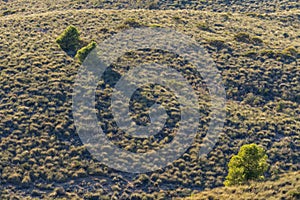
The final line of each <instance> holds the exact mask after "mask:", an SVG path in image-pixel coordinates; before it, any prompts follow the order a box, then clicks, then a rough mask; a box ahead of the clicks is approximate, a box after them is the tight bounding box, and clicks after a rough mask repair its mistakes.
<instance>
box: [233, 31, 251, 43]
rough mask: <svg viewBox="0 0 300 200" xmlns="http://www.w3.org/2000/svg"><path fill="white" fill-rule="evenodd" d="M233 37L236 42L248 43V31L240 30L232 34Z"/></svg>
mask: <svg viewBox="0 0 300 200" xmlns="http://www.w3.org/2000/svg"><path fill="white" fill-rule="evenodd" d="M234 39H235V40H236V41H238V42H245V43H250V42H251V37H250V35H249V34H248V33H243V32H240V33H238V34H236V35H235V36H234Z"/></svg>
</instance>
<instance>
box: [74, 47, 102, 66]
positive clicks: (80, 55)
mask: <svg viewBox="0 0 300 200" xmlns="http://www.w3.org/2000/svg"><path fill="white" fill-rule="evenodd" d="M96 45H97V44H96V42H91V43H90V44H88V45H87V46H85V47H83V48H81V49H79V50H78V51H77V54H76V55H75V58H78V59H79V61H80V62H83V61H84V60H85V58H86V57H87V56H88V54H89V53H90V52H91V51H92V50H93V49H95V47H96Z"/></svg>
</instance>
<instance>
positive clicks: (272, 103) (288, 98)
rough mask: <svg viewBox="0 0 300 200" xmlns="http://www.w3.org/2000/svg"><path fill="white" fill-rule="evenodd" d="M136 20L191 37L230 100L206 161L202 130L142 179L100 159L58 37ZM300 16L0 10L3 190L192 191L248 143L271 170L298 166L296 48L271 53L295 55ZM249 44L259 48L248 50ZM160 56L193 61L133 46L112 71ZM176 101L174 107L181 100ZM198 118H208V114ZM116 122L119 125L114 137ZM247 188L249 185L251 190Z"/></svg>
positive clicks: (219, 178) (104, 33)
mask: <svg viewBox="0 0 300 200" xmlns="http://www.w3.org/2000/svg"><path fill="white" fill-rule="evenodd" d="M16 2H18V1H16ZM16 5H17V4H16ZM41 6H42V5H41ZM41 10H42V9H41ZM128 21H130V22H132V21H134V22H136V23H138V24H140V25H142V26H150V27H153V26H155V27H156V26H160V27H165V28H172V29H174V30H177V31H179V32H182V33H185V34H187V35H190V36H192V37H194V38H195V39H196V40H197V41H199V42H200V43H201V44H202V45H203V46H204V47H205V48H206V50H207V51H209V52H210V54H211V56H212V57H213V59H214V61H215V62H216V64H217V67H218V68H219V69H220V70H221V72H222V76H223V78H224V84H225V86H226V92H227V97H228V105H227V108H226V109H227V121H226V125H225V127H224V129H223V132H222V134H221V137H220V140H219V142H218V144H217V145H216V147H215V148H214V150H213V151H212V152H211V153H210V154H209V155H208V156H207V157H206V158H203V159H201V160H199V159H197V157H196V156H195V155H197V147H199V145H200V143H201V137H200V135H203V134H204V131H203V129H199V138H198V139H197V140H196V142H195V144H194V146H193V147H192V148H191V149H190V150H189V151H188V152H187V153H186V154H185V155H183V156H182V157H181V158H180V159H178V160H177V161H176V162H175V163H174V164H172V165H171V166H169V167H168V168H166V169H163V170H160V171H157V172H153V173H149V174H146V177H140V176H139V175H128V174H125V173H121V172H117V171H114V170H112V169H108V168H107V167H105V166H103V165H102V164H100V163H99V162H97V161H96V160H94V159H92V158H91V156H90V155H89V153H88V152H87V151H86V150H85V148H84V147H83V146H82V144H81V143H80V140H79V138H78V135H77V134H76V132H75V127H74V124H73V120H72V112H71V97H72V96H71V95H72V88H73V83H74V78H75V75H76V73H77V70H78V68H79V65H80V64H79V63H78V62H77V61H76V60H74V59H73V58H71V57H69V56H68V55H66V54H65V52H63V51H62V50H61V49H60V48H59V46H58V44H56V43H55V38H56V37H57V36H58V35H59V34H60V33H61V32H62V31H63V30H64V29H65V28H66V27H67V26H68V25H74V26H76V27H77V28H78V29H80V31H81V37H82V39H83V40H85V41H91V40H94V41H96V42H101V41H103V40H104V39H105V38H108V37H109V36H111V35H113V34H115V33H118V32H121V31H122V30H124V29H126V28H130V26H131V25H132V23H128ZM136 23H134V24H136ZM199 23H202V24H204V23H205V25H206V26H207V27H208V28H209V29H205V30H203V28H202V29H201V28H199ZM299 24H300V23H299V18H298V15H297V13H296V12H294V11H289V12H280V13H273V14H264V15H255V16H252V15H245V14H225V13H212V12H201V11H187V10H182V11H151V10H149V11H141V10H131V11H125V10H124V11H112V10H111V11H110V10H92V9H90V10H80V11H78V10H68V11H53V12H48V13H44V14H33V15H29V16H25V17H24V16H21V15H19V14H15V15H10V16H4V17H1V18H0V27H1V29H0V46H1V51H0V58H1V59H0V73H1V75H0V96H1V99H0V119H1V120H0V138H1V140H0V148H1V149H2V151H1V153H0V158H1V162H0V171H1V176H0V181H1V186H0V190H1V195H2V199H6V198H8V197H13V196H14V195H15V196H19V198H22V199H23V198H25V197H26V196H27V197H28V198H31V197H34V196H35V197H37V198H46V197H49V195H50V197H49V198H50V199H51V198H55V197H57V198H58V197H61V198H67V199H70V198H75V196H77V197H78V198H84V197H90V198H91V197H94V198H102V195H105V196H106V197H108V198H110V199H120V198H124V199H126V198H130V196H138V197H141V196H148V197H149V198H150V199H151V198H153V199H166V198H172V197H184V196H188V195H190V194H191V193H192V192H193V191H194V192H199V191H201V190H202V189H204V188H206V189H210V188H214V187H219V186H222V183H223V181H224V178H225V176H226V174H227V167H226V165H227V163H228V161H229V159H230V157H231V155H232V154H234V153H236V152H237V151H238V150H239V147H240V146H242V145H243V144H246V143H252V142H255V143H258V144H261V145H262V146H264V147H265V148H266V149H267V153H268V156H269V161H268V162H270V164H271V166H272V167H271V169H270V170H269V174H268V176H267V177H268V178H269V179H272V178H273V179H274V178H276V176H277V175H278V174H281V173H285V172H288V171H296V170H299V169H300V166H299V158H300V153H299V152H300V151H299V137H300V135H299V133H300V119H299V113H300V105H299V98H300V97H299V94H300V88H299V86H300V83H299V81H300V80H299V75H300V71H299V70H300V69H299V65H298V63H299V54H296V55H293V56H292V57H289V56H283V58H281V57H280V59H277V57H273V56H268V55H269V54H265V53H264V52H268V51H271V52H280V53H281V54H284V53H288V52H287V51H286V48H287V47H291V46H292V47H293V48H295V49H296V51H298V52H299V43H298V42H297V39H298V38H299V35H300V32H299V30H300V27H299ZM207 30H210V31H207ZM241 32H243V33H247V34H249V36H250V38H255V37H258V38H259V39H260V40H261V41H262V43H260V44H259V45H258V44H256V43H251V42H250V43H245V42H240V41H237V40H235V39H234V38H235V36H236V34H238V33H241ZM286 34H287V35H288V37H286ZM250 51H251V52H252V53H253V54H251V55H252V56H251V57H249V54H247V53H249V52H250ZM245 55H248V56H245ZM157 58H162V59H165V60H171V61H172V63H173V64H174V66H175V68H176V67H178V68H181V69H182V70H185V69H192V66H190V65H188V64H187V65H184V66H180V64H179V63H180V62H181V60H180V59H181V58H180V57H179V58H177V57H175V56H174V55H173V54H171V53H166V52H160V54H158V53H157V52H155V51H150V52H147V51H136V52H133V53H132V54H130V55H125V56H124V57H122V58H121V59H120V62H119V63H116V65H115V69H114V70H115V71H116V72H118V73H119V74H122V73H124V70H123V68H122V67H123V64H124V63H126V62H127V61H130V62H131V63H132V65H133V66H134V65H136V64H137V63H138V62H140V61H146V62H151V61H153V60H155V59H157ZM122 70H123V71H122ZM188 76H191V77H193V78H191V81H192V82H193V83H195V88H196V89H197V86H199V85H201V78H200V77H198V76H195V75H193V74H189V75H188ZM196 83H197V84H198V85H197V84H196ZM100 86H103V88H104V87H107V88H106V89H105V90H101V89H100V88H101V87H100V88H99V90H98V94H100V95H99V99H98V101H99V103H100V105H101V104H102V105H104V106H105V105H106V102H105V101H104V100H105V98H106V97H107V96H109V95H110V91H111V86H109V85H108V86H104V85H100ZM202 91H203V90H200V89H199V90H198V91H197V92H198V93H200V92H202ZM168 95H172V94H168ZM172 103H173V102H171V103H170V106H174V104H172ZM204 111H205V109H204ZM206 111H207V110H206ZM137 117H138V116H137ZM202 125H203V127H204V128H205V127H206V124H205V123H203V124H202ZM115 131H116V130H115V129H111V130H109V134H111V135H113V133H115ZM109 134H108V135H109ZM120 137H122V136H121V135H117V136H116V138H113V137H112V139H113V140H114V139H115V140H114V142H115V143H116V144H118V145H121V146H122V145H124V146H125V147H126V146H127V147H128V148H131V149H132V150H134V149H141V150H142V149H143V148H145V146H143V145H141V144H142V143H140V142H136V141H135V140H130V139H128V138H127V139H126V138H125V139H124V140H122V141H121V142H120V141H119V140H118V138H120ZM118 141H119V142H118ZM153 148H155V145H153ZM297 176H298V175H297ZM283 179H284V178H283ZM298 180H299V179H298ZM298 180H297V181H298ZM295 183H297V182H295ZM268 184H269V182H268ZM270 184H271V183H270ZM61 188H63V190H62V189H61ZM245 195H250V194H248V193H247V192H246V191H245ZM266 195H269V193H268V194H267V190H266Z"/></svg>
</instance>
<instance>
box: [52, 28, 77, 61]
mask: <svg viewBox="0 0 300 200" xmlns="http://www.w3.org/2000/svg"><path fill="white" fill-rule="evenodd" d="M79 35H80V34H79V32H78V30H77V28H75V27H74V26H68V27H67V28H66V30H65V31H64V32H63V33H62V34H61V35H60V36H58V38H57V39H56V42H57V43H58V44H59V46H60V47H61V48H62V50H64V51H65V52H67V54H69V55H73V56H74V55H75V54H76V52H77V50H78V49H79V48H80V46H81V43H82V42H81V40H80V38H79Z"/></svg>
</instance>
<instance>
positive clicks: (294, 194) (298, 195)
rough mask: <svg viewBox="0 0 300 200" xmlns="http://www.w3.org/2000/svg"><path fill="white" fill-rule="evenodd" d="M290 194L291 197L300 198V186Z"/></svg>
mask: <svg viewBox="0 0 300 200" xmlns="http://www.w3.org/2000/svg"><path fill="white" fill-rule="evenodd" d="M288 195H289V197H290V198H291V199H295V200H296V199H300V187H298V188H297V190H292V191H290V192H289V193H288Z"/></svg>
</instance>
